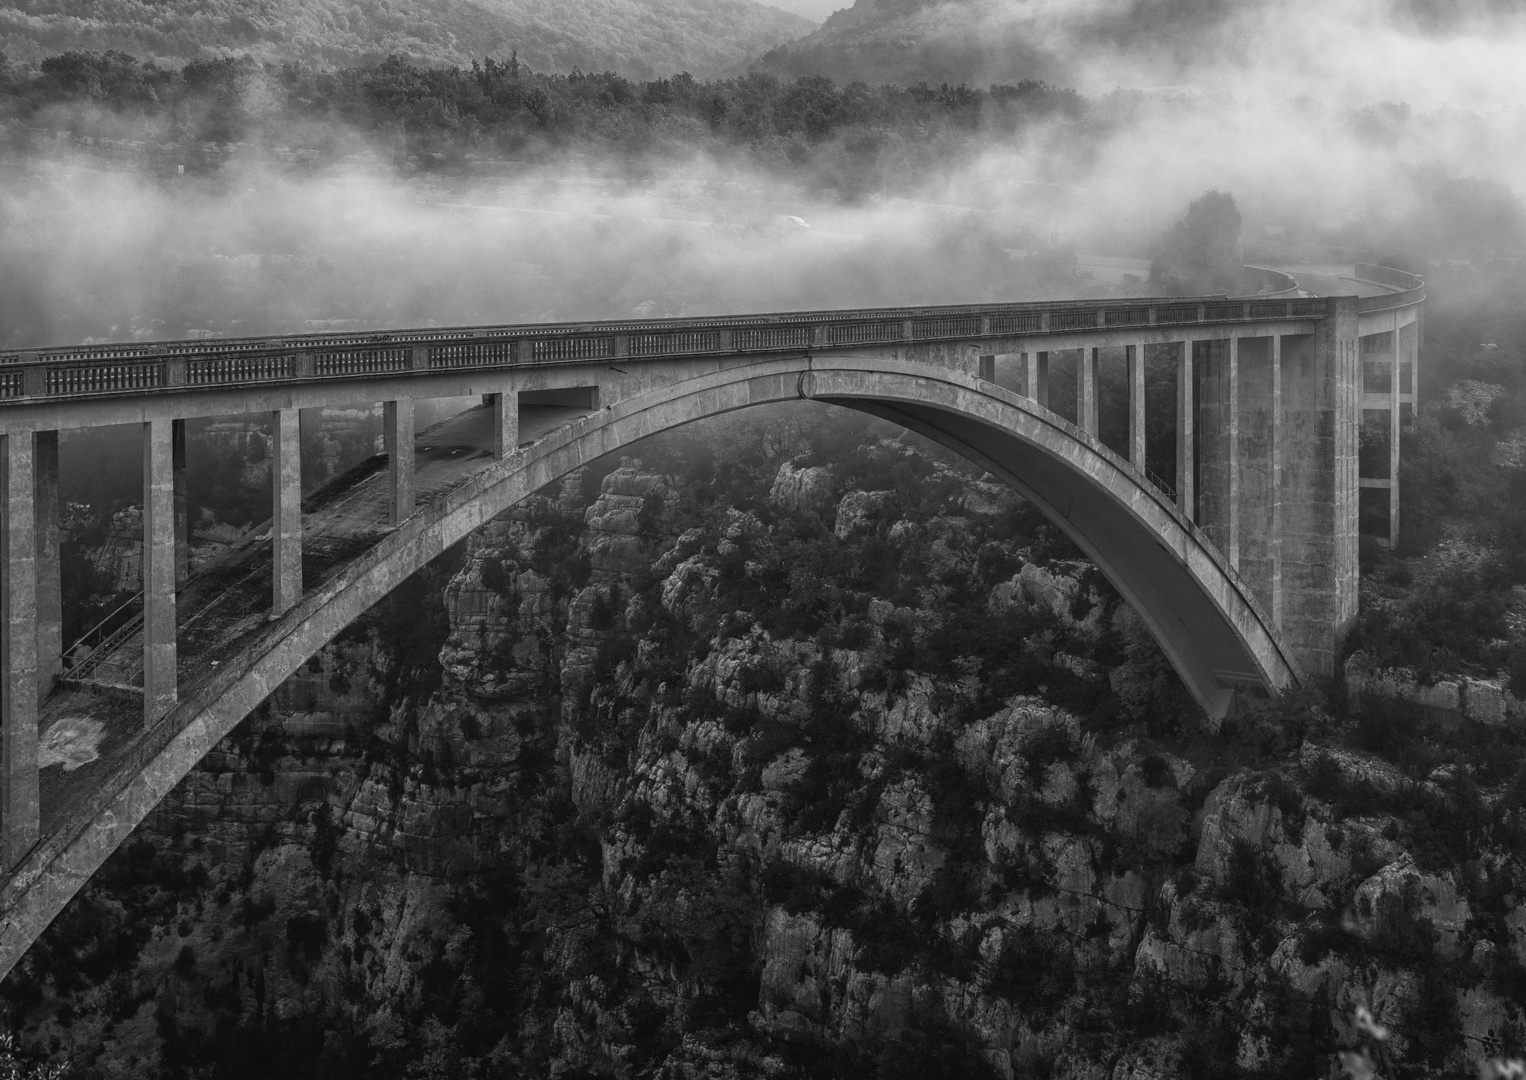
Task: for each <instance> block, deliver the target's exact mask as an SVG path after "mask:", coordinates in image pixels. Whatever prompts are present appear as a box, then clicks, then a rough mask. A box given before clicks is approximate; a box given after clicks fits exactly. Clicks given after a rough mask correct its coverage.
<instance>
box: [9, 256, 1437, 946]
mask: <svg viewBox="0 0 1526 1080" xmlns="http://www.w3.org/2000/svg"><path fill="white" fill-rule="evenodd" d="M1346 270H1347V272H1346V273H1345V274H1344V275H1340V276H1344V277H1347V278H1350V279H1352V286H1353V287H1352V291H1353V292H1364V293H1367V294H1368V295H1365V296H1338V297H1323V298H1321V297H1308V296H1304V295H1300V294H1299V290H1298V289H1297V288H1296V285H1294V284H1293V283H1292V282H1291V281H1286V280H1285V281H1284V282H1283V283H1282V284H1283V289H1282V291H1280V292H1273V293H1264V294H1262V295H1259V296H1256V297H1250V298H1229V297H1222V296H1212V297H1192V298H1183V299H1171V300H1118V301H1062V302H1057V303H1042V304H991V305H978V306H969V307H934V308H905V309H874V310H853V311H824V312H803V313H789V314H780V315H758V316H742V317H727V318H715V319H680V320H658V321H641V322H618V323H586V324H562V325H545V324H542V325H531V326H495V327H467V328H458V329H449V330H410V331H398V332H394V333H385V334H366V335H318V336H302V337H289V338H261V339H248V340H218V341H211V342H208V341H196V342H166V343H156V344H123V345H117V346H90V347H86V348H77V349H67V348H65V349H44V350H39V351H36V352H25V353H18V354H13V355H0V507H3V508H4V520H3V527H0V738H3V758H0V975H3V974H4V973H5V972H8V971H9V970H10V968H11V967H12V966H13V965H14V964H15V963H16V961H17V960H18V959H19V958H20V957H21V955H22V954H23V953H24V952H25V950H26V949H27V947H28V946H29V945H30V944H31V943H32V941H34V940H35V939H36V938H37V936H38V935H39V934H40V933H41V932H42V931H43V930H44V929H45V928H46V926H47V925H48V923H49V922H50V921H51V920H52V919H53V917H54V916H55V915H56V914H57V913H58V912H59V911H60V910H61V909H62V908H63V906H64V904H65V903H66V902H67V901H68V899H69V898H70V897H71V896H72V895H73V894H74V893H75V892H76V891H77V890H78V889H79V887H80V886H81V885H82V884H83V882H84V881H85V880H87V879H88V878H89V876H90V875H91V874H92V873H94V872H95V870H96V869H97V867H99V866H100V864H101V863H102V862H103V861H104V860H105V859H106V857H107V856H108V855H109V854H110V853H111V851H113V850H114V849H115V848H116V847H117V845H118V844H119V843H121V841H122V840H124V839H125V838H126V837H127V836H128V834H129V833H130V832H131V831H132V830H133V828H134V827H136V826H137V824H138V823H139V822H140V821H141V820H142V819H143V818H144V816H145V815H146V814H147V813H148V811H149V810H151V809H152V808H153V806H154V805H155V804H156V803H157V802H158V801H159V800H160V799H161V798H162V797H163V796H164V795H165V794H166V793H167V792H168V791H169V790H170V789H171V788H172V787H173V786H174V785H175V784H176V783H178V782H179V780H180V779H181V778H182V777H183V776H184V775H185V774H186V773H187V772H188V771H190V769H191V768H192V767H194V765H195V764H196V762H197V761H199V760H200V759H201V757H202V756H203V755H205V754H206V753H207V752H208V751H210V750H211V749H212V748H213V747H214V746H215V745H216V744H217V743H218V742H219V741H220V740H221V739H222V738H223V737H224V736H225V735H227V734H228V733H229V732H230V731H231V730H232V729H233V727H234V726H235V725H236V724H237V723H238V722H239V721H240V720H242V719H243V718H244V716H246V715H247V714H248V713H249V712H250V711H251V710H252V709H253V708H254V707H255V706H257V705H258V704H259V703H260V702H261V701H262V700H264V699H265V698H266V697H267V696H268V695H269V694H270V693H271V692H272V691H273V690H274V689H275V688H276V687H277V686H278V685H279V684H280V683H281V682H282V681H283V680H284V679H286V678H287V677H288V676H289V675H290V674H291V673H293V672H294V671H295V670H296V669H297V668H298V667H299V666H300V665H301V664H302V663H303V662H304V661H305V660H306V659H307V658H308V657H310V656H312V655H313V654H314V653H315V652H316V651H317V650H318V649H319V648H321V647H322V646H323V645H324V644H326V643H327V642H328V641H329V640H330V639H331V638H332V637H333V636H334V635H335V634H337V633H338V632H339V631H340V630H341V629H342V628H343V627H344V626H345V625H347V624H348V623H349V622H350V621H352V620H353V619H354V618H356V617H357V616H359V615H360V614H361V613H362V612H364V611H365V610H366V609H367V608H369V607H370V606H371V605H373V604H374V603H376V602H377V601H378V600H379V599H381V598H382V597H383V596H385V595H386V594H387V593H388V592H389V591H390V590H392V589H393V588H395V587H396V586H397V585H398V584H400V583H401V582H402V581H403V580H405V579H406V578H407V577H408V576H409V575H410V574H412V573H413V572H414V571H416V570H418V569H419V568H421V567H422V566H424V565H425V564H426V563H427V562H428V561H429V560H431V559H432V558H434V557H435V556H436V555H438V554H440V553H441V552H442V551H444V550H445V549H446V548H447V547H449V546H450V545H452V544H454V543H456V542H457V541H458V540H460V539H462V538H463V537H465V536H466V535H467V534H468V533H470V532H471V531H472V530H473V529H475V528H477V527H478V526H479V525H481V524H482V523H484V522H485V521H487V520H488V519H490V518H491V517H493V516H494V515H495V514H498V513H499V512H501V511H503V510H504V509H506V508H508V507H509V506H512V505H513V504H514V503H515V502H517V501H519V500H520V499H523V498H524V497H526V496H527V495H529V494H531V493H532V492H534V491H536V490H537V489H539V488H541V487H542V486H544V485H546V484H548V483H550V482H551V481H553V480H555V479H557V478H558V477H560V476H563V475H565V474H567V473H568V472H571V471H572V470H574V469H576V468H578V467H580V466H582V465H584V464H586V463H588V462H590V461H593V460H594V459H596V458H598V457H600V456H602V455H605V454H608V453H611V452H613V451H616V450H618V449H620V448H621V447H624V446H627V445H629V444H630V443H632V442H634V441H636V440H638V439H641V438H645V437H646V436H649V435H652V434H655V433H657V432H660V431H664V430H667V429H670V428H673V427H676V426H678V425H681V424H685V423H689V422H691V421H693V420H696V419H700V418H702V417H707V416H714V415H717V414H720V413H724V412H728V411H732V410H736V409H742V408H747V407H750V406H754V405H760V404H766V403H770V402H780V401H791V400H798V399H801V398H807V399H811V400H815V401H821V402H827V403H830V404H834V405H839V406H843V407H846V408H851V409H857V410H860V411H862V412H866V413H870V414H873V415H875V416H879V417H883V418H885V419H888V420H892V421H894V422H896V423H899V424H902V425H904V426H906V427H907V428H910V429H911V430H914V431H917V432H919V433H921V434H923V435H925V436H927V437H929V438H931V439H933V440H935V441H937V442H939V443H941V444H943V445H944V446H947V447H949V448H951V449H953V450H955V451H957V452H958V453H960V454H963V455H964V456H966V457H967V458H969V459H970V460H971V461H973V462H976V463H978V464H979V465H981V466H982V467H983V468H985V469H987V470H989V471H990V472H992V473H993V474H995V475H997V476H999V477H1001V478H1003V479H1004V480H1006V481H1007V482H1008V483H1010V484H1011V485H1012V486H1013V487H1015V488H1016V489H1017V490H1018V491H1019V492H1021V493H1022V494H1023V495H1024V496H1026V497H1027V498H1028V499H1030V500H1031V501H1032V502H1033V503H1034V504H1035V505H1036V506H1037V507H1039V508H1040V509H1041V510H1042V511H1043V512H1044V513H1045V514H1046V515H1048V517H1049V518H1050V519H1051V520H1052V521H1053V522H1054V523H1055V524H1057V525H1058V526H1059V527H1060V528H1062V529H1063V530H1064V531H1065V532H1066V533H1068V534H1069V535H1070V536H1071V537H1072V538H1073V539H1074V540H1075V541H1076V543H1077V544H1078V545H1079V546H1080V547H1081V548H1082V549H1083V550H1084V551H1085V552H1086V553H1087V555H1088V556H1089V557H1091V558H1092V559H1093V560H1094V561H1095V562H1096V564H1097V566H1098V567H1099V568H1100V569H1101V570H1102V571H1103V572H1104V573H1105V574H1107V576H1108V577H1109V579H1110V580H1111V581H1112V582H1113V584H1114V585H1115V586H1116V587H1117V588H1118V590H1119V591H1120V593H1122V594H1123V596H1124V597H1126V598H1127V599H1128V600H1129V601H1130V602H1131V603H1132V604H1133V605H1134V606H1135V607H1136V608H1137V609H1138V611H1139V612H1140V614H1141V615H1142V616H1143V617H1144V620H1145V622H1146V623H1147V625H1148V626H1149V627H1150V629H1151V631H1152V632H1153V633H1154V634H1155V636H1156V638H1157V640H1158V641H1159V642H1160V644H1161V646H1162V648H1163V649H1164V650H1165V652H1166V655H1167V656H1168V657H1169V658H1170V660H1171V662H1172V663H1173V664H1174V665H1175V667H1176V670H1177V671H1178V672H1179V673H1180V675H1181V677H1182V680H1183V682H1184V683H1185V684H1186V686H1187V688H1188V689H1189V690H1190V691H1191V693H1192V694H1193V696H1194V697H1195V698H1196V700H1197V701H1198V702H1199V703H1200V704H1201V705H1202V707H1203V708H1204V709H1205V710H1207V711H1208V712H1209V713H1210V714H1211V715H1215V716H1223V715H1224V714H1225V713H1226V712H1227V711H1229V710H1230V708H1231V707H1232V704H1233V701H1234V699H1235V695H1236V694H1237V693H1238V692H1241V691H1243V690H1246V689H1254V690H1256V691H1259V692H1273V693H1275V692H1277V691H1280V690H1283V689H1286V688H1289V687H1292V686H1295V685H1297V684H1299V683H1300V682H1302V681H1304V680H1306V679H1308V678H1310V677H1314V676H1318V675H1322V674H1329V673H1331V672H1332V671H1333V667H1334V663H1335V658H1336V655H1337V651H1338V649H1339V647H1340V641H1341V637H1342V635H1343V634H1344V633H1345V632H1346V630H1347V629H1348V628H1349V626H1350V625H1351V623H1352V621H1353V619H1354V618H1355V615H1356V604H1357V591H1356V578H1357V523H1358V509H1359V506H1358V503H1359V495H1360V492H1361V490H1362V488H1363V487H1364V486H1367V487H1374V488H1380V489H1381V492H1386V493H1387V495H1388V504H1389V507H1390V510H1391V511H1393V513H1392V514H1391V516H1390V518H1389V532H1388V537H1387V538H1390V539H1391V538H1392V537H1393V536H1395V535H1396V529H1397V516H1396V509H1397V485H1396V483H1395V481H1394V480H1393V479H1392V478H1393V477H1395V476H1397V467H1396V466H1397V453H1398V450H1397V448H1398V439H1397V432H1398V427H1399V424H1400V422H1401V416H1402V415H1403V414H1404V411H1405V409H1406V408H1408V409H1410V410H1412V409H1413V402H1414V397H1413V387H1414V385H1415V366H1416V363H1417V358H1418V342H1419V314H1420V309H1421V303H1422V301H1423V300H1424V293H1423V289H1422V285H1421V282H1420V281H1419V280H1418V279H1415V278H1412V277H1410V276H1409V275H1407V274H1401V273H1399V272H1397V271H1392V270H1386V269H1384V268H1381V267H1373V266H1357V267H1352V268H1346ZM1147 350H1148V355H1149V356H1152V357H1153V358H1154V360H1155V364H1154V365H1153V368H1154V369H1155V370H1157V371H1158V370H1159V369H1160V368H1161V366H1162V364H1163V363H1166V362H1168V361H1169V363H1170V364H1174V375H1175V379H1174V381H1175V410H1174V418H1173V422H1174V426H1175V443H1176V447H1175V449H1176V469H1175V474H1176V477H1177V478H1178V479H1177V481H1176V482H1175V484H1174V485H1172V486H1170V487H1168V486H1166V485H1165V484H1163V483H1161V482H1159V481H1157V480H1156V479H1155V478H1153V477H1152V476H1151V475H1149V474H1148V473H1147V471H1146V469H1145V466H1144V462H1145V420H1146V416H1145V402H1146V397H1147V395H1146V392H1145V391H1146V362H1145V361H1146V358H1147ZM1062 365H1063V367H1064V368H1065V370H1066V371H1067V372H1068V373H1069V375H1068V377H1069V378H1073V379H1074V391H1075V392H1074V405H1073V406H1072V407H1069V408H1068V409H1067V414H1066V415H1061V414H1060V413H1059V412H1056V411H1054V410H1052V409H1051V408H1050V407H1049V404H1050V393H1049V390H1050V371H1051V367H1052V366H1053V367H1054V369H1055V371H1056V374H1057V375H1058V373H1059V370H1060V368H1061V366H1062ZM1113 368H1116V369H1117V370H1118V371H1121V372H1122V373H1123V374H1124V377H1123V378H1122V379H1121V380H1120V379H1106V378H1101V377H1099V373H1103V372H1109V371H1111V370H1112V369H1113ZM1385 377H1386V385H1382V386H1381V387H1380V386H1379V384H1381V383H1383V382H1384V379H1385ZM1120 386H1123V387H1126V388H1127V390H1126V393H1125V394H1121V395H1120V392H1119V391H1118V390H1117V388H1118V387H1120ZM1406 387H1407V388H1406ZM464 396H480V397H481V398H482V404H481V405H479V406H477V407H475V408H472V409H469V410H467V411H466V412H463V413H461V414H460V415H458V416H456V417H455V418H453V419H450V420H447V421H444V422H442V423H441V424H438V425H435V426H434V427H432V428H431V429H429V430H428V431H426V432H423V433H416V432H415V430H414V423H413V416H414V402H415V401H416V400H419V399H430V398H460V397H464ZM1058 396H1059V395H1057V397H1058ZM1067 396H1068V395H1067ZM1109 396H1111V398H1112V399H1111V400H1108V401H1104V400H1103V399H1104V398H1108V397H1109ZM377 402H380V403H382V406H383V409H382V412H383V430H384V438H385V445H386V455H385V466H384V467H383V466H382V463H381V459H376V461H375V462H374V465H375V466H376V467H375V468H374V469H373V470H371V471H370V472H369V473H368V472H366V470H364V469H362V470H358V471H356V472H354V473H353V474H351V475H350V476H349V477H348V478H347V479H346V480H345V481H344V482H336V483H334V484H330V485H329V486H327V487H326V488H324V489H321V490H320V491H318V492H315V493H312V494H311V495H309V496H308V497H307V498H306V499H304V497H303V494H302V491H301V469H300V464H301V463H300V441H299V435H300V415H301V410H304V409H316V408H323V407H336V406H351V405H355V404H364V405H374V404H375V403H377ZM1104 408H1106V409H1109V410H1111V412H1110V415H1116V414H1117V413H1118V411H1119V410H1120V409H1121V410H1125V411H1126V413H1127V417H1128V423H1127V437H1126V438H1115V439H1114V444H1113V445H1108V444H1107V443H1105V442H1104V441H1103V439H1102V438H1101V437H1100V434H1099V416H1101V415H1102V413H1103V411H1104ZM1364 410H1367V411H1369V412H1371V413H1372V414H1373V415H1374V416H1377V417H1378V418H1379V419H1380V420H1386V421H1387V422H1388V424H1389V426H1390V428H1391V430H1392V432H1393V435H1394V438H1393V440H1392V446H1391V449H1390V463H1389V464H1390V469H1391V471H1389V472H1388V474H1387V476H1377V477H1371V478H1363V477H1360V476H1359V475H1358V427H1359V425H1360V424H1361V422H1362V419H1363V413H1364ZM1384 410H1386V411H1387V416H1386V417H1383V415H1382V414H1383V412H1384ZM229 414H264V415H265V416H266V417H267V418H268V420H269V423H270V425H271V432H272V446H273V457H272V462H271V466H272V488H273V505H272V516H271V523H270V526H269V529H268V530H266V531H261V530H256V531H255V532H252V533H250V534H249V535H248V536H247V537H246V538H245V539H244V540H243V541H241V542H240V543H238V544H235V545H233V546H232V547H231V548H230V549H229V550H228V551H227V552H225V553H223V554H222V555H220V556H219V557H218V558H217V559H215V560H213V561H212V562H210V563H208V564H207V565H206V566H204V567H201V568H199V569H198V570H197V572H196V573H194V574H192V573H190V572H189V568H188V562H187V554H186V553H187V547H188V545H187V539H188V534H187V518H188V515H187V511H186V505H185V495H184V487H185V483H184V477H185V429H184V422H185V420H186V419H188V418H196V417H210V416H225V415H229ZM105 425H132V426H133V430H135V431H136V432H137V437H138V439H139V443H140V445H141V451H142V465H143V489H144V497H143V581H144V589H143V593H142V594H141V597H140V598H139V600H138V604H137V606H136V607H134V608H131V609H129V610H127V611H126V612H124V613H122V615H121V617H120V618H119V619H118V622H119V623H120V625H114V626H113V627H110V628H108V629H110V630H111V632H110V633H106V632H105V631H102V633H100V634H98V635H97V636H96V637H95V638H93V639H92V640H91V642H90V646H91V647H90V649H89V652H88V655H84V650H73V651H72V653H71V656H70V658H69V660H68V662H67V666H66V659H65V655H64V653H65V650H64V647H63V645H64V643H63V641H62V639H61V628H62V612H61V601H60V583H59V555H58V547H59V541H60V532H59V496H58V471H59V464H58V463H59V456H58V433H59V432H60V431H62V430H72V429H81V428H90V427H98V426H105ZM80 725H91V730H92V731H94V732H97V733H98V738H97V740H96V742H97V747H96V753H97V754H98V757H97V758H96V759H95V760H92V761H90V762H88V763H85V764H83V765H81V766H79V767H78V768H75V769H73V770H72V771H69V772H65V771H64V770H63V769H62V768H61V767H59V765H57V764H48V765H47V766H46V767H44V758H43V757H42V756H41V754H40V751H41V748H42V747H44V746H46V745H48V744H49V743H56V742H57V741H58V740H59V738H60V737H62V736H63V735H65V734H67V733H69V732H70V731H71V730H77V729H78V727H79V726H80Z"/></svg>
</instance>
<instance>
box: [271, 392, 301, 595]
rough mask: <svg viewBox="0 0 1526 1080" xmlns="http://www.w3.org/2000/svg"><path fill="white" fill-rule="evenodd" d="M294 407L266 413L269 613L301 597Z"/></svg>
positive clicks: (298, 469)
mask: <svg viewBox="0 0 1526 1080" xmlns="http://www.w3.org/2000/svg"><path fill="white" fill-rule="evenodd" d="M301 415H302V414H301V413H300V412H299V411H298V410H296V409H277V410H275V412H273V413H271V414H270V430H271V434H272V435H273V436H274V437H273V438H272V440H271V442H272V443H273V445H274V450H275V453H274V455H273V456H272V458H271V463H270V466H271V467H270V492H271V502H272V503H273V505H272V507H271V518H270V566H271V570H270V574H271V597H270V613H271V615H284V614H286V612H288V611H290V610H291V609H292V608H293V607H294V606H295V605H296V603H297V601H298V600H300V599H302V421H301Z"/></svg>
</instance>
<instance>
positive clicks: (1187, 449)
mask: <svg viewBox="0 0 1526 1080" xmlns="http://www.w3.org/2000/svg"><path fill="white" fill-rule="evenodd" d="M1192 380H1193V371H1192V342H1191V341H1190V340H1188V341H1184V342H1182V356H1181V362H1180V364H1179V366H1178V367H1177V369H1176V505H1177V506H1178V507H1180V508H1181V511H1182V513H1184V514H1186V515H1187V517H1188V518H1189V519H1194V518H1195V516H1196V511H1197V503H1196V500H1195V499H1194V497H1193V483H1192V480H1193V475H1192V474H1193V471H1194V468H1195V462H1194V456H1193V449H1194V448H1193V423H1192V420H1193V417H1192V413H1193V409H1194V408H1195V407H1196V405H1195V402H1194V397H1195V395H1194V394H1193V392H1192V391H1193V386H1192Z"/></svg>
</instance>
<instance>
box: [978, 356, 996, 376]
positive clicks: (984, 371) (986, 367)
mask: <svg viewBox="0 0 1526 1080" xmlns="http://www.w3.org/2000/svg"><path fill="white" fill-rule="evenodd" d="M980 378H982V379H984V380H985V381H986V382H991V383H993V382H995V381H996V354H995V353H987V354H985V355H982V356H981V357H980Z"/></svg>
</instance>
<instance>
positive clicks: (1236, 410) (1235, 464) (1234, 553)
mask: <svg viewBox="0 0 1526 1080" xmlns="http://www.w3.org/2000/svg"><path fill="white" fill-rule="evenodd" d="M1225 364H1226V365H1227V366H1226V368H1225V371H1224V393H1225V396H1226V398H1227V399H1228V400H1227V401H1226V404H1227V405H1228V413H1229V415H1228V416H1226V417H1225V431H1224V452H1225V461H1224V470H1225V476H1224V480H1225V483H1226V486H1227V487H1228V491H1227V492H1226V498H1227V500H1228V501H1227V505H1226V506H1225V507H1224V510H1225V514H1226V519H1225V522H1224V548H1225V550H1224V554H1225V556H1226V557H1227V558H1228V559H1229V565H1230V566H1232V567H1234V568H1235V569H1236V570H1238V569H1240V339H1239V338H1237V337H1231V338H1230V339H1229V356H1228V357H1226V358H1225Z"/></svg>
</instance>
